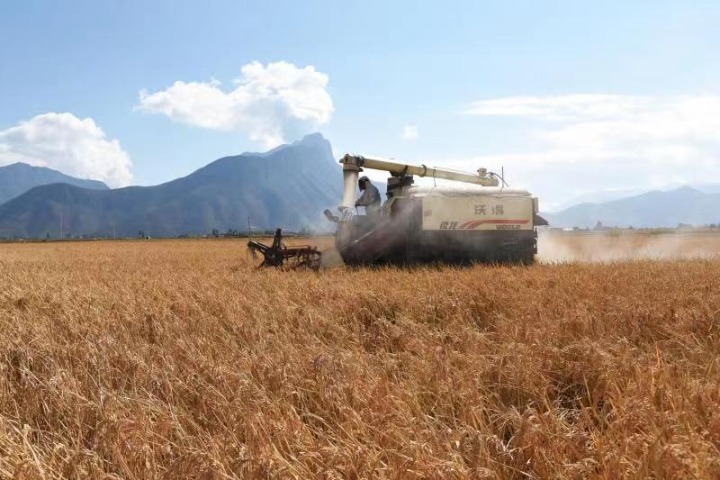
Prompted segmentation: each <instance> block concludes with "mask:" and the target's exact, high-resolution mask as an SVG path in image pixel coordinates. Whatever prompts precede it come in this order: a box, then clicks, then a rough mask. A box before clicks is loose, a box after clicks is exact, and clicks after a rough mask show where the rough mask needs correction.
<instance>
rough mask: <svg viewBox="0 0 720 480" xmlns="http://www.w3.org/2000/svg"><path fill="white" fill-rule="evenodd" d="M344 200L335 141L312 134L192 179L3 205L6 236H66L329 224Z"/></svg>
mask: <svg viewBox="0 0 720 480" xmlns="http://www.w3.org/2000/svg"><path fill="white" fill-rule="evenodd" d="M341 197H342V170H341V168H340V165H339V164H338V163H337V161H336V160H335V159H334V158H333V155H332V150H331V147H330V143H329V142H328V141H327V140H325V139H324V138H323V137H322V136H321V135H320V134H313V135H308V136H307V137H305V138H303V139H302V140H300V141H298V142H295V143H293V144H290V145H283V146H281V147H278V148H275V149H274V150H271V151H269V152H266V153H244V154H242V155H238V156H233V157H225V158H221V159H219V160H216V161H214V162H212V163H210V164H209V165H207V166H205V167H203V168H201V169H199V170H197V171H195V172H194V173H192V174H190V175H188V176H187V177H183V178H179V179H177V180H173V181H171V182H168V183H164V184H161V185H157V186H152V187H126V188H119V189H116V190H106V191H101V190H91V189H86V188H79V187H75V186H71V185H67V184H53V185H46V186H41V187H36V188H33V189H32V190H30V191H28V192H26V193H25V194H23V195H21V196H19V197H16V198H14V199H13V200H10V201H9V202H7V203H5V204H3V205H0V237H45V236H46V235H50V236H51V237H57V236H58V234H59V230H60V221H61V217H62V222H63V225H64V226H63V231H64V232H65V234H66V235H67V234H72V235H90V236H103V237H108V236H114V235H117V236H136V235H137V234H138V231H140V230H142V231H144V232H146V233H147V234H148V235H151V236H154V237H155V236H156V237H165V236H177V235H183V234H186V235H199V234H205V233H209V232H210V231H211V230H212V229H214V228H216V229H218V230H220V231H221V232H224V231H227V230H228V229H234V230H240V231H244V230H245V229H246V228H247V225H248V217H249V218H250V221H251V223H252V224H253V225H254V226H258V227H261V228H275V227H283V228H286V229H291V230H298V229H301V228H302V227H305V226H320V227H326V226H327V225H328V224H327V220H326V219H325V218H324V216H323V214H322V212H323V210H324V209H326V208H328V207H333V206H335V205H337V204H338V203H339V201H340V199H341Z"/></svg>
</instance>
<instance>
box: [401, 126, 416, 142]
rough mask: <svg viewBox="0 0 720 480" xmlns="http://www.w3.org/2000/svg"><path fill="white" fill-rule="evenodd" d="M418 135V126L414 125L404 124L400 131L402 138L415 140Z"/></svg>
mask: <svg viewBox="0 0 720 480" xmlns="http://www.w3.org/2000/svg"><path fill="white" fill-rule="evenodd" d="M418 136H419V132H418V127H416V126H415V125H405V126H404V127H403V131H402V138H403V140H417V138H418Z"/></svg>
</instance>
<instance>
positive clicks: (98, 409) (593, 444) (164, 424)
mask: <svg viewBox="0 0 720 480" xmlns="http://www.w3.org/2000/svg"><path fill="white" fill-rule="evenodd" d="M0 286H1V287H2V288H0V478H33V479H34V478H45V479H51V478H106V479H109V478H129V479H154V478H207V479H215V478H217V479H221V478H319V479H340V478H348V479H351V478H356V479H359V478H405V479H415V478H485V479H495V478H503V479H504V478H513V479H514V478H517V479H523V478H558V479H582V478H604V479H615V478H642V477H651V478H678V479H679V478H718V477H720V451H719V449H720V409H718V405H720V365H719V364H718V363H719V361H718V358H719V357H718V355H719V354H720V262H718V261H717V260H713V259H696V260H684V261H680V260H668V261H650V260H642V261H635V262H624V263H593V264H591V263H587V264H582V263H569V264H539V265H535V266H532V267H513V266H475V267H472V268H465V269H455V268H449V267H444V268H440V267H423V268H411V269H396V268H379V269H346V268H337V269H330V270H326V271H321V272H319V273H314V272H307V271H305V272H288V273H284V272H279V271H275V270H263V271H256V270H254V269H253V268H252V266H251V264H250V262H249V261H248V259H247V257H246V253H245V249H244V242H243V241H241V240H184V241H155V240H152V241H126V242H120V241H118V242H85V243H80V242H78V243H42V244H5V245H0Z"/></svg>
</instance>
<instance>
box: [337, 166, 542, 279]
mask: <svg viewBox="0 0 720 480" xmlns="http://www.w3.org/2000/svg"><path fill="white" fill-rule="evenodd" d="M340 163H341V164H342V165H343V184H344V190H343V198H342V202H341V204H340V206H339V207H338V211H339V215H334V214H333V213H332V212H330V211H326V216H327V217H328V219H329V220H332V221H335V222H337V232H336V236H335V243H336V247H337V249H338V251H339V253H340V255H341V257H342V259H343V261H344V262H345V263H346V264H349V265H367V264H412V263H428V262H444V263H456V264H466V263H472V262H517V263H531V262H532V261H533V259H534V255H535V253H536V252H537V232H536V231H535V226H536V225H542V224H544V223H545V222H544V220H543V219H542V218H541V217H539V216H538V215H537V211H538V202H537V198H534V197H532V195H531V194H530V193H529V192H527V191H525V190H515V189H512V190H511V189H508V188H503V187H502V186H499V185H500V180H501V179H500V177H499V176H498V175H496V174H494V173H492V172H489V171H488V170H487V169H485V168H480V169H478V171H477V173H474V174H473V173H465V172H457V171H453V170H448V169H440V168H431V167H427V166H425V165H419V166H418V165H409V164H403V163H398V162H395V161H393V160H387V159H382V158H377V157H367V156H361V155H350V154H348V155H345V156H344V157H343V158H342V159H341V160H340ZM363 169H374V170H381V171H386V172H388V173H389V174H390V178H388V181H387V201H386V202H385V204H384V205H383V206H382V208H381V210H380V213H379V214H378V215H372V216H371V215H356V214H355V213H356V211H355V208H354V207H355V197H356V195H357V190H356V188H357V183H358V177H359V174H360V172H361V171H363ZM415 176H417V177H430V178H433V179H439V180H450V181H455V182H462V183H464V184H466V185H465V188H446V187H437V186H435V187H432V188H423V187H419V186H416V185H415V181H414V177H415Z"/></svg>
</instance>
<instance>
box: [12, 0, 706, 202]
mask: <svg viewBox="0 0 720 480" xmlns="http://www.w3.org/2000/svg"><path fill="white" fill-rule="evenodd" d="M718 24H720V2H717V1H702V0H695V1H693V0H688V1H684V2H678V1H665V0H656V1H650V0H647V1H641V0H635V1H632V0H625V1H614V0H607V1H603V2H581V1H543V0H535V1H520V0H507V1H503V2H497V1H492V2H490V1H470V0H467V1H452V0H448V1H444V2H430V1H413V2H409V1H403V2H401V1H396V2H387V1H372V0H364V1H352V0H350V1H343V2H338V1H312V0H308V1H304V2H297V1H290V0H288V1H281V0H277V1H239V0H232V1H231V0H207V1H204V2H198V1H186V0H153V1H140V0H93V1H89V0H88V1H86V0H64V1H61V0H6V1H4V2H1V3H0V165H5V164H10V163H14V162H17V161H24V162H26V163H31V164H34V165H41V166H48V167H51V168H55V169H58V170H61V171H63V172H64V173H67V174H71V175H75V176H80V177H85V178H93V179H98V180H103V181H105V182H106V183H108V184H109V185H110V186H112V187H120V186H125V185H131V184H132V185H153V184H158V183H162V182H165V181H169V180H172V179H174V178H177V177H181V176H185V175H188V174H190V173H191V172H193V171H194V170H196V169H198V168H200V167H202V166H204V165H206V164H207V163H209V162H211V161H213V160H215V159H217V158H220V157H223V156H227V155H237V154H239V153H242V152H245V151H264V150H267V149H269V148H272V147H274V146H277V145H279V144H282V143H287V142H292V141H294V140H297V139H299V138H301V137H302V136H303V135H305V134H308V133H311V132H316V131H319V132H321V133H322V134H323V135H324V136H325V137H326V138H327V139H328V140H330V141H331V142H332V145H333V150H334V152H335V153H336V155H337V156H338V157H339V156H341V155H342V154H343V153H345V152H353V153H361V154H373V155H379V156H384V157H392V158H396V159H402V160H404V161H407V162H411V163H418V164H420V163H423V164H427V165H432V166H439V167H450V168H456V169H462V170H469V171H474V170H476V169H477V168H478V167H486V168H488V169H490V170H492V171H500V170H501V169H504V172H505V176H506V179H507V182H508V183H509V184H510V186H512V187H519V188H528V189H530V190H531V191H532V192H533V193H534V194H536V195H537V196H538V197H540V202H541V208H542V207H543V206H544V208H545V209H552V208H554V207H555V208H556V207H558V206H560V205H565V204H567V203H568V202H572V200H573V199H575V198H582V197H586V196H587V195H589V194H590V195H592V194H612V193H613V192H628V191H642V190H649V189H657V188H671V187H673V186H679V185H684V184H702V183H720V56H718V55H717V52H718V51H720V29H718V28H717V25H718ZM375 178H382V175H377V174H376V175H375ZM340 181H341V179H340V178H338V182H340Z"/></svg>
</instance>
